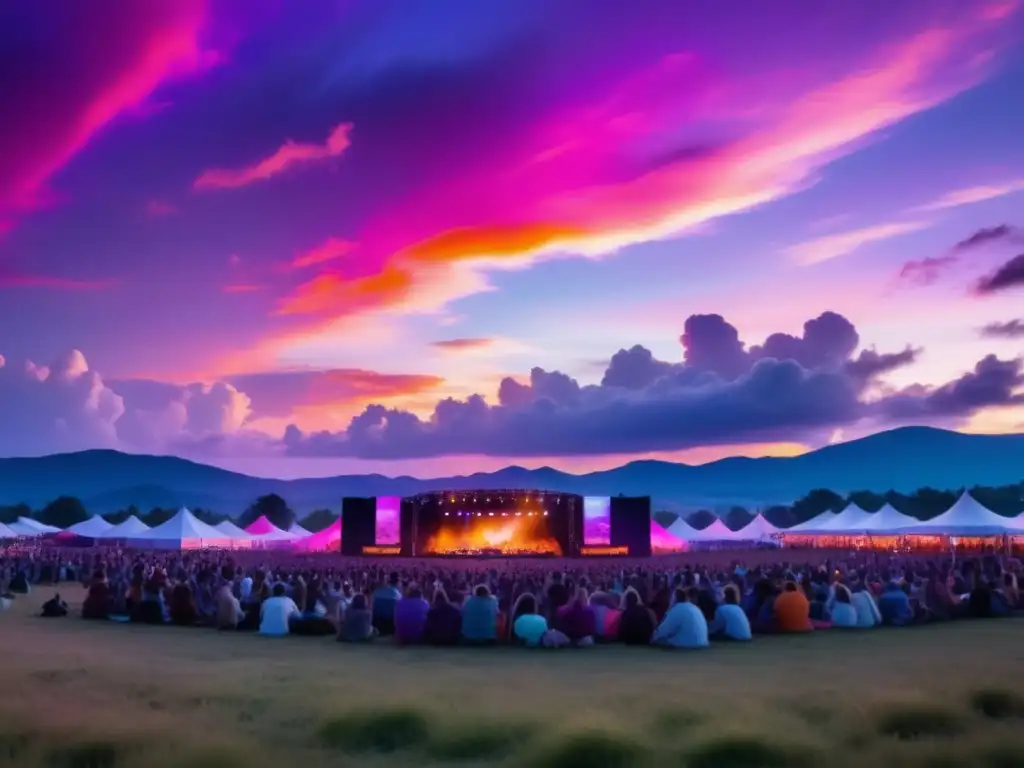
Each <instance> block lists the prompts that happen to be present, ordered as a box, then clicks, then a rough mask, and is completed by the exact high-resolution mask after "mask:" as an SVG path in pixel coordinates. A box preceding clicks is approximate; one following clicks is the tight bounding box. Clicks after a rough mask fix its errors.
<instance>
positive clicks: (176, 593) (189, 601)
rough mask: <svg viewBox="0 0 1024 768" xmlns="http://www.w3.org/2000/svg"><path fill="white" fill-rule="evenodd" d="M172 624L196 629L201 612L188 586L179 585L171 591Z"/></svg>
mask: <svg viewBox="0 0 1024 768" xmlns="http://www.w3.org/2000/svg"><path fill="white" fill-rule="evenodd" d="M169 613H170V615H171V623H172V624H175V625H177V626H179V627H194V626H195V625H196V624H197V623H198V621H199V611H198V610H197V609H196V601H195V599H194V598H193V596H192V589H191V588H190V587H189V585H188V584H184V583H179V584H175V585H174V589H172V590H171V604H170V607H169Z"/></svg>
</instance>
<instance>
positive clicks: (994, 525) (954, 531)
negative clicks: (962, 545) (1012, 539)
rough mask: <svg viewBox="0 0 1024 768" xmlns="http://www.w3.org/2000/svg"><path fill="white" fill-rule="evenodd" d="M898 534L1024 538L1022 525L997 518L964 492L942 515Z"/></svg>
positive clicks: (1013, 520)
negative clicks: (1011, 536)
mask: <svg viewBox="0 0 1024 768" xmlns="http://www.w3.org/2000/svg"><path fill="white" fill-rule="evenodd" d="M899 532H900V533H905V534H919V535H932V536H1001V535H1003V534H1004V533H1009V534H1024V522H1022V521H1021V520H1019V519H1017V518H1012V517H1003V516H1002V515H997V514H996V513H995V512H992V511H991V510H989V509H986V508H985V507H983V506H982V505H981V504H979V503H978V502H977V501H976V500H975V498H974V497H973V496H971V494H970V493H969V492H968V491H964V493H963V495H962V496H961V497H960V498H959V499H957V500H956V503H955V504H954V505H953V506H952V507H950V508H949V509H947V510H946V511H945V512H943V513H942V514H941V515H938V516H937V517H933V518H932V519H931V520H925V521H923V522H916V523H915V524H914V525H910V526H907V527H905V528H903V529H901V530H900V531H899Z"/></svg>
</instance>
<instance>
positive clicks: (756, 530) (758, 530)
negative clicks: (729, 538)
mask: <svg viewBox="0 0 1024 768" xmlns="http://www.w3.org/2000/svg"><path fill="white" fill-rule="evenodd" d="M779 533H782V531H781V529H779V528H776V527H775V526H774V525H772V524H771V523H769V522H768V521H767V520H765V518H764V515H757V516H756V517H755V518H754V519H753V520H751V521H750V522H749V523H747V524H746V525H745V526H743V527H742V528H740V529H739V530H738V531H736V532H735V533H734V534H733V537H734V538H735V539H736V540H737V541H767V540H769V539H771V538H772V536H775V535H776V534H779Z"/></svg>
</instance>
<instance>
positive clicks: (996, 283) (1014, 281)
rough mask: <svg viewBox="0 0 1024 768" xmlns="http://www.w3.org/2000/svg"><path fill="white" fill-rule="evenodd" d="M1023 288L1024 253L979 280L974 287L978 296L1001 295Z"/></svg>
mask: <svg viewBox="0 0 1024 768" xmlns="http://www.w3.org/2000/svg"><path fill="white" fill-rule="evenodd" d="M1021 286H1024V253H1021V254H1018V255H1017V256H1014V257H1013V258H1012V259H1010V260H1009V261H1007V262H1006V263H1005V264H1003V265H1002V266H1000V267H999V268H998V269H996V270H995V271H994V272H992V273H991V274H989V275H986V276H985V277H983V278H981V279H980V280H979V281H978V282H977V283H976V284H975V286H974V292H975V293H977V294H978V295H979V296H988V295H990V294H993V293H1002V292H1003V291H1008V290H1010V289H1012V288H1020V287H1021Z"/></svg>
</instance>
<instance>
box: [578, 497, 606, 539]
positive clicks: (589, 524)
mask: <svg viewBox="0 0 1024 768" xmlns="http://www.w3.org/2000/svg"><path fill="white" fill-rule="evenodd" d="M611 543H612V500H611V498H609V497H608V496H584V497H583V545H584V546H587V547H600V546H608V545H609V544H611Z"/></svg>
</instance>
